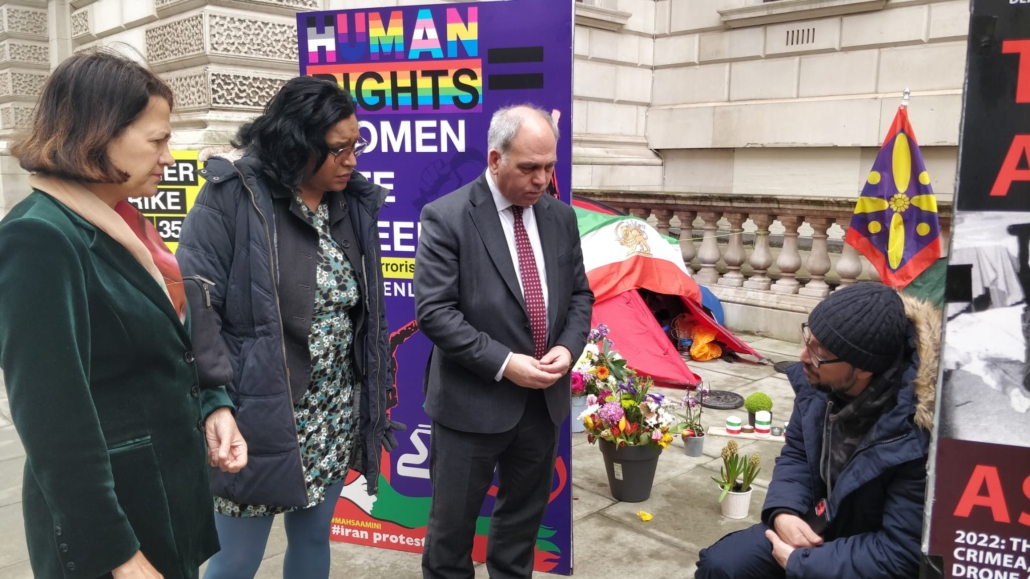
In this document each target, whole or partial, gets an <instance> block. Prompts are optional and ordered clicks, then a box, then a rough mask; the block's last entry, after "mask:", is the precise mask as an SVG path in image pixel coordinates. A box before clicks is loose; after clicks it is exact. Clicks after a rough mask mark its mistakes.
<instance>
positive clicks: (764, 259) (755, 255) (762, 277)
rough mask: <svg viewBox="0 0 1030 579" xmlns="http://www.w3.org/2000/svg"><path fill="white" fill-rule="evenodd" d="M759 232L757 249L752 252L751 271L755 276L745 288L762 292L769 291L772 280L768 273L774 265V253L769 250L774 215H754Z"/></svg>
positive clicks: (752, 217) (756, 235)
mask: <svg viewBox="0 0 1030 579" xmlns="http://www.w3.org/2000/svg"><path fill="white" fill-rule="evenodd" d="M751 221H753V222H754V224H755V227H756V228H757V230H756V231H755V249H754V250H753V251H752V252H751V260H750V261H749V262H748V263H750V264H751V269H752V270H754V272H755V273H754V274H753V275H752V276H751V278H750V279H748V280H747V281H746V282H744V287H746V288H748V289H755V290H761V291H769V287H770V286H771V285H772V280H771V279H769V276H768V275H767V272H768V271H769V266H770V265H772V264H773V256H772V251H770V250H769V224H771V223H772V222H773V216H772V215H762V214H754V215H752V216H751Z"/></svg>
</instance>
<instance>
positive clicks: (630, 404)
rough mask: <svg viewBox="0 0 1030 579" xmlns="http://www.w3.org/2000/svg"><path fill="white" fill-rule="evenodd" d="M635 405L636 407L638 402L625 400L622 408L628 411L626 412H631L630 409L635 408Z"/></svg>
mask: <svg viewBox="0 0 1030 579" xmlns="http://www.w3.org/2000/svg"><path fill="white" fill-rule="evenodd" d="M634 405H636V402H634V401H632V400H623V401H622V407H623V408H624V409H626V410H629V409H630V408H633V406H634Z"/></svg>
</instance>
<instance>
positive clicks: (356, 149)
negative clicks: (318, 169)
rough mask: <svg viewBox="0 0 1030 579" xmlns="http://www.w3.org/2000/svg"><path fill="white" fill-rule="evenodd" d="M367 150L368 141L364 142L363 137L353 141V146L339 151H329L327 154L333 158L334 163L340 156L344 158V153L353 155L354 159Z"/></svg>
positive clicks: (341, 148)
mask: <svg viewBox="0 0 1030 579" xmlns="http://www.w3.org/2000/svg"><path fill="white" fill-rule="evenodd" d="M367 148H368V141H366V140H365V137H358V140H357V141H354V144H353V145H351V146H349V147H340V148H339V149H329V153H330V154H331V155H332V156H333V160H334V161H338V160H339V159H340V155H344V158H346V155H345V154H346V153H354V156H355V157H360V156H361V154H362V153H364V152H365V149H367Z"/></svg>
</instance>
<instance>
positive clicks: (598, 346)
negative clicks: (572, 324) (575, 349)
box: [572, 324, 629, 396]
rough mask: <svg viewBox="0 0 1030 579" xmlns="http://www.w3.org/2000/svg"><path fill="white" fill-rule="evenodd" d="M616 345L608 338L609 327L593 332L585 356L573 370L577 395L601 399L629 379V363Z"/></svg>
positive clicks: (600, 327) (588, 338) (574, 393)
mask: <svg viewBox="0 0 1030 579" xmlns="http://www.w3.org/2000/svg"><path fill="white" fill-rule="evenodd" d="M614 346H615V344H613V343H612V341H611V340H609V339H608V326H606V325H604V324H600V325H598V326H597V327H596V328H594V329H593V330H590V334H589V335H587V345H586V348H584V349H583V355H582V356H580V358H579V361H577V362H576V365H575V366H574V367H573V369H572V395H573V396H587V395H589V394H593V395H594V396H600V395H601V391H602V390H606V389H607V390H612V389H614V388H615V385H616V384H618V383H619V382H621V381H623V380H625V379H626V377H627V376H628V375H629V370H627V368H626V360H625V359H623V357H622V356H620V355H619V353H618V352H617V351H615V350H614Z"/></svg>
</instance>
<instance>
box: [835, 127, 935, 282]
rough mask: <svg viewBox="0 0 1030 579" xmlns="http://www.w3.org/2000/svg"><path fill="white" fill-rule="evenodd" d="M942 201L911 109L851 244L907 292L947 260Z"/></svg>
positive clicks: (855, 223) (881, 164)
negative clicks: (932, 182)
mask: <svg viewBox="0 0 1030 579" xmlns="http://www.w3.org/2000/svg"><path fill="white" fill-rule="evenodd" d="M940 238H941V233H940V223H939V221H938V216H937V198H936V197H935V196H934V194H933V189H932V188H931V187H930V174H929V173H928V172H927V171H926V165H925V164H924V163H923V155H922V153H920V151H919V144H918V142H917V141H916V136H915V133H914V132H913V131H912V126H911V125H910V124H909V121H908V110H907V109H906V108H905V107H901V108H899V109H898V114H897V115H896V116H895V117H894V123H893V124H891V128H890V130H889V131H888V132H887V137H886V139H884V142H883V146H882V147H881V148H880V152H879V154H878V155H877V156H876V162H875V163H873V168H872V170H871V171H870V172H869V175H868V177H867V178H866V183H865V186H864V187H863V188H862V194H861V196H859V198H858V202H857V203H856V204H855V214H854V216H853V217H852V218H851V227H850V228H849V229H848V233H847V237H846V238H845V239H846V241H847V242H848V243H849V244H850V245H852V246H854V247H855V249H857V250H858V251H859V252H860V253H861V254H862V255H864V256H865V257H866V259H868V260H869V262H870V263H872V264H873V266H874V267H875V268H876V271H877V272H878V273H879V274H880V279H882V280H883V283H884V284H886V285H888V286H891V287H894V288H898V289H901V288H903V287H905V286H907V285H908V284H909V283H911V282H912V280H914V279H915V278H916V277H918V276H919V274H920V273H922V272H923V270H925V269H926V268H927V267H929V266H930V265H931V264H932V263H933V262H934V261H936V260H937V259H938V258H939V257H940V256H941V243H940Z"/></svg>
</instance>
